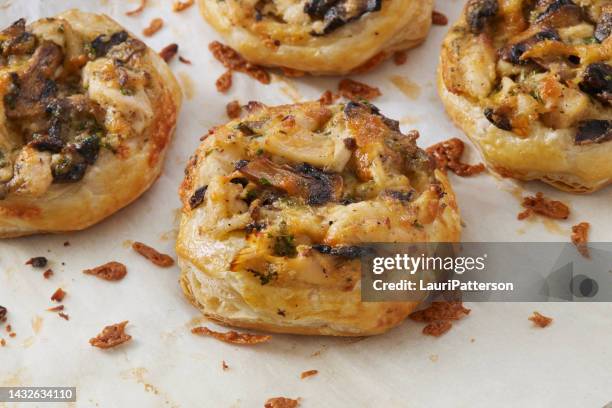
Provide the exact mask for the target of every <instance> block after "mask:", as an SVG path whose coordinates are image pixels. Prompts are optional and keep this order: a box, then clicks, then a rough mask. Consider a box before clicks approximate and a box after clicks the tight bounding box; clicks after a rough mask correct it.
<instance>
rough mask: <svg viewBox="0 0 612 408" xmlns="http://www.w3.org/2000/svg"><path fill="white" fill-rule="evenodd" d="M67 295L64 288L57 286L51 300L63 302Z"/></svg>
mask: <svg viewBox="0 0 612 408" xmlns="http://www.w3.org/2000/svg"><path fill="white" fill-rule="evenodd" d="M65 297H66V292H65V291H64V290H63V289H62V288H57V290H56V291H55V292H53V295H51V300H53V301H54V302H61V301H62V300H64V298H65Z"/></svg>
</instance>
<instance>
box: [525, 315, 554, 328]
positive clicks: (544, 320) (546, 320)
mask: <svg viewBox="0 0 612 408" xmlns="http://www.w3.org/2000/svg"><path fill="white" fill-rule="evenodd" d="M529 320H531V321H532V322H533V324H534V325H535V326H537V327H541V328H544V327H546V326H548V325H550V324H551V323H552V321H553V319H552V317H547V316H544V315H543V314H541V313H540V312H533V315H531V316H529Z"/></svg>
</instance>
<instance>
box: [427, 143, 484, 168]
mask: <svg viewBox="0 0 612 408" xmlns="http://www.w3.org/2000/svg"><path fill="white" fill-rule="evenodd" d="M464 150H465V145H464V144H463V141H461V140H460V139H457V138H456V137H455V138H452V139H449V140H445V141H444V142H440V143H437V144H435V145H433V146H430V147H428V148H427V153H428V154H429V155H430V156H431V157H433V158H434V160H435V162H436V167H437V168H438V169H440V170H444V171H446V169H449V170H451V171H452V172H453V173H455V174H456V175H458V176H461V177H469V176H473V175H475V174H478V173H482V172H483V171H484V170H485V166H484V164H482V163H479V164H476V165H471V164H465V163H462V162H461V156H462V155H463V151H464Z"/></svg>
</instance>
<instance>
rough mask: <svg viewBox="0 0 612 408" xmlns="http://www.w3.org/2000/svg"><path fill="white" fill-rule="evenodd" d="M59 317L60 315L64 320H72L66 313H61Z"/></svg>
mask: <svg viewBox="0 0 612 408" xmlns="http://www.w3.org/2000/svg"><path fill="white" fill-rule="evenodd" d="M57 315H58V316H59V317H61V318H62V319H64V320H70V316H68V315H67V314H66V313H64V312H59V313H58V314H57Z"/></svg>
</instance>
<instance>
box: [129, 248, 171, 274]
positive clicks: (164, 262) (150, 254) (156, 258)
mask: <svg viewBox="0 0 612 408" xmlns="http://www.w3.org/2000/svg"><path fill="white" fill-rule="evenodd" d="M132 249H134V251H136V252H138V253H139V254H140V255H142V256H144V257H145V258H147V259H148V260H149V261H151V262H153V263H154V264H155V265H157V266H161V267H162V268H168V267H170V266H172V265H174V259H172V257H170V256H169V255H166V254H162V253H161V252H158V251H156V250H155V249H153V248H151V247H150V246H148V245H146V244H143V243H142V242H134V243H133V244H132Z"/></svg>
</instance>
